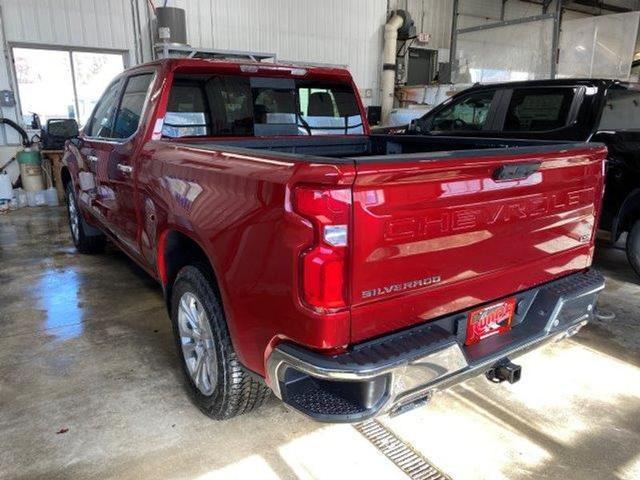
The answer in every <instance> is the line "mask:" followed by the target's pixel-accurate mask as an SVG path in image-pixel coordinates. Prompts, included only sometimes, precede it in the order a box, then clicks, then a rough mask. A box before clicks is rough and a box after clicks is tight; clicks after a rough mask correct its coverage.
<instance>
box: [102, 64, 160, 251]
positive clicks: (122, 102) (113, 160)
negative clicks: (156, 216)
mask: <svg viewBox="0 0 640 480" xmlns="http://www.w3.org/2000/svg"><path fill="white" fill-rule="evenodd" d="M153 77H154V74H153V72H148V73H140V74H134V75H132V76H130V77H128V78H126V79H125V81H124V85H123V89H122V93H121V95H120V99H119V102H118V108H117V110H116V113H115V116H114V122H113V131H112V141H111V142H110V145H111V148H110V152H109V154H108V155H104V156H101V157H100V158H99V159H98V169H99V171H100V175H99V176H98V177H99V182H100V191H101V192H102V193H101V194H100V195H99V198H98V200H99V202H100V204H101V208H102V210H103V212H104V216H105V218H106V222H107V225H108V227H109V229H110V230H111V231H112V233H113V234H114V235H115V236H116V237H117V239H118V240H119V241H120V242H122V243H123V244H124V245H125V246H126V247H127V248H128V249H129V250H130V251H131V252H132V253H134V254H136V255H139V254H140V246H139V244H138V227H139V222H138V212H137V209H136V205H137V203H136V198H137V195H136V191H135V184H134V175H135V168H136V161H135V160H136V155H137V147H138V146H139V143H140V142H137V141H136V133H137V131H138V127H139V125H140V118H141V116H142V112H143V109H144V106H145V102H146V100H147V96H148V91H149V86H150V85H151V82H152V80H153Z"/></svg>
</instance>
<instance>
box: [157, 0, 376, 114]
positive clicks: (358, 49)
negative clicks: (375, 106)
mask: <svg viewBox="0 0 640 480" xmlns="http://www.w3.org/2000/svg"><path fill="white" fill-rule="evenodd" d="M169 5H170V6H176V7H181V8H185V9H186V11H187V37H188V41H189V43H190V44H191V45H192V46H194V47H199V48H220V49H231V50H250V51H259V52H273V53H276V54H277V56H278V58H279V59H281V60H290V61H304V62H319V63H328V64H334V65H345V66H347V67H349V69H350V70H351V73H352V74H353V76H354V78H355V80H356V83H357V84H358V86H359V88H360V89H362V90H363V91H364V90H367V89H371V91H372V94H373V98H372V99H365V101H366V102H367V101H371V100H372V101H374V102H376V101H377V99H378V78H379V70H380V57H381V52H382V28H383V25H384V22H385V17H386V11H387V2H386V0H350V1H344V0H323V1H321V2H318V1H315V0H269V1H265V0H216V1H215V2H214V1H211V0H176V1H171V2H169Z"/></svg>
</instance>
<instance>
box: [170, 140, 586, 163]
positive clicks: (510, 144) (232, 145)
mask: <svg viewBox="0 0 640 480" xmlns="http://www.w3.org/2000/svg"><path fill="white" fill-rule="evenodd" d="M172 143H177V144H184V145H189V146H197V147H198V148H205V149H211V150H220V149H221V148H224V150H225V151H237V152H243V151H244V152H246V151H247V150H264V151H265V152H266V151H268V152H269V153H270V154H274V153H275V154H276V155H277V156H282V157H283V158H287V159H293V160H295V161H305V160H307V161H312V162H318V161H320V162H321V163H342V162H353V161H354V159H357V161H363V160H377V161H380V160H384V161H388V160H402V159H410V158H411V157H410V156H409V155H414V154H421V158H423V159H429V158H443V157H442V154H441V153H440V152H460V151H465V154H464V155H466V156H473V155H477V152H475V150H496V151H495V152H490V153H491V154H501V153H513V150H512V149H513V148H517V149H518V152H519V153H522V154H527V153H535V152H540V153H542V152H545V151H550V150H553V149H557V148H558V145H562V144H565V145H566V143H567V142H558V141H547V140H521V139H504V138H499V139H498V138H475V137H466V138H465V137H444V136H438V137H418V136H406V137H402V136H396V135H369V136H365V135H362V136H355V135H353V136H335V137H333V136H317V137H279V138H253V137H252V138H237V137H236V138H233V139H222V138H221V139H216V140H213V141H212V140H211V139H209V140H202V139H184V138H183V139H180V140H174V141H172ZM575 145H576V144H575V143H573V144H569V145H566V146H567V147H570V146H575ZM507 149H509V150H507ZM425 153H427V154H429V153H433V154H434V155H427V156H425V155H424V154H425ZM487 153H489V152H484V154H487ZM301 156H305V157H309V158H304V157H301ZM455 156H456V157H460V153H457V154H455ZM318 157H324V158H322V159H320V158H318Z"/></svg>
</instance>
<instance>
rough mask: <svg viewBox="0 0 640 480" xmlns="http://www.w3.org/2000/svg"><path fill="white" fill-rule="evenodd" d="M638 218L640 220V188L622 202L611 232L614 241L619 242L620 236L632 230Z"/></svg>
mask: <svg viewBox="0 0 640 480" xmlns="http://www.w3.org/2000/svg"><path fill="white" fill-rule="evenodd" d="M638 218H640V188H636V189H635V190H633V191H632V192H631V193H630V194H629V195H627V197H626V198H625V199H624V202H622V206H621V207H620V211H619V212H618V215H617V216H616V217H615V219H614V221H613V228H612V232H611V236H612V239H613V241H614V242H615V241H617V240H618V239H619V238H620V235H622V234H623V233H624V232H628V231H629V230H631V227H632V226H633V224H634V223H635V220H637V219H638Z"/></svg>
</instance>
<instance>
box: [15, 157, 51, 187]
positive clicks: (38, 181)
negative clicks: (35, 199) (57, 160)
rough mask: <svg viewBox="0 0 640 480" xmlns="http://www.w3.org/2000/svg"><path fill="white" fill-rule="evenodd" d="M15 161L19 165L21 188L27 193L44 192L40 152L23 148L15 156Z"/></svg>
mask: <svg viewBox="0 0 640 480" xmlns="http://www.w3.org/2000/svg"><path fill="white" fill-rule="evenodd" d="M16 160H17V161H18V165H20V178H21V179H22V188H24V189H25V190H26V191H27V192H37V191H40V190H44V181H43V179H42V158H41V157H40V152H39V151H38V150H35V149H31V148H25V149H24V150H21V151H19V152H18V153H17V154H16Z"/></svg>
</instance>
